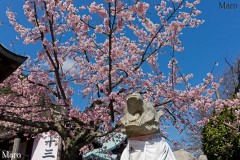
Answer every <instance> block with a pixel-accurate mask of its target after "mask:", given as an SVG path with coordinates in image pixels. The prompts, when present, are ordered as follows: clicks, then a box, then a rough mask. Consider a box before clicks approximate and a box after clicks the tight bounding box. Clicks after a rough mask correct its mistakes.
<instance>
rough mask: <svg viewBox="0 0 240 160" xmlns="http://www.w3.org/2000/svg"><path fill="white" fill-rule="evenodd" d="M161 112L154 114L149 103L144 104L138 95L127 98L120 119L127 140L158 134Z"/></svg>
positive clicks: (154, 111)
mask: <svg viewBox="0 0 240 160" xmlns="http://www.w3.org/2000/svg"><path fill="white" fill-rule="evenodd" d="M162 114H163V113H162V112H159V113H158V112H156V110H155V109H154V107H153V105H152V104H151V103H149V102H147V103H144V102H143V99H142V97H141V95H140V94H138V93H133V94H131V95H130V96H128V97H127V107H126V108H125V110H124V116H123V118H122V119H121V121H122V123H123V125H124V129H123V133H125V134H126V135H127V136H128V138H130V137H136V136H143V135H149V134H153V133H159V118H160V116H161V115H162Z"/></svg>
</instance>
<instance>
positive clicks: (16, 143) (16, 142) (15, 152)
mask: <svg viewBox="0 0 240 160" xmlns="http://www.w3.org/2000/svg"><path fill="white" fill-rule="evenodd" d="M20 144H21V139H20V138H15V139H14V142H13V149H12V157H11V160H17V159H19V158H21V155H20V153H19V150H20ZM19 156H20V157H19Z"/></svg>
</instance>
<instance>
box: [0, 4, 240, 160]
mask: <svg viewBox="0 0 240 160" xmlns="http://www.w3.org/2000/svg"><path fill="white" fill-rule="evenodd" d="M199 3H200V0H193V1H191V2H190V1H185V0H170V1H167V0H161V1H153V2H151V4H150V3H149V2H148V1H146V2H144V1H138V0H132V1H131V0H129V1H124V0H104V1H97V2H84V1H79V2H78V1H77V2H75V1H72V0H26V1H25V3H24V4H23V11H24V14H25V15H26V18H27V20H28V22H29V24H28V25H26V26H25V25H23V24H24V23H22V24H21V22H19V21H17V14H16V13H14V12H13V11H11V9H8V10H7V11H6V14H7V16H8V18H9V21H10V23H11V25H12V26H13V27H14V29H15V30H16V31H17V32H18V33H19V35H20V37H21V39H22V40H23V43H24V44H25V45H29V44H35V45H39V46H41V47H40V48H41V49H40V50H39V51H37V58H35V59H32V58H29V59H28V62H27V64H25V65H23V66H21V67H20V68H19V69H18V70H17V71H16V72H15V73H14V74H13V75H12V76H10V77H9V78H8V79H6V80H5V81H4V82H3V83H1V84H0V88H1V89H3V90H4V89H6V88H7V92H4V94H2V95H1V97H0V101H1V107H0V108H1V110H0V115H1V116H0V120H1V123H0V125H1V126H2V127H4V128H5V129H9V130H13V131H15V132H16V133H17V132H21V133H24V134H31V135H36V134H38V133H41V132H45V131H49V130H50V131H54V132H57V133H58V134H59V135H60V136H61V138H62V141H63V157H64V158H65V159H67V158H69V159H71V160H73V159H77V156H78V154H79V149H81V151H83V150H84V149H85V148H87V147H86V145H88V144H91V142H93V141H94V139H95V138H96V137H101V136H103V135H107V134H108V133H110V132H112V131H114V130H117V129H119V127H121V124H120V121H119V120H120V118H121V117H122V114H123V109H124V107H125V97H126V96H127V95H129V94H131V93H133V92H138V93H140V94H141V95H142V96H143V98H144V99H145V100H147V101H150V102H152V103H153V105H154V107H155V108H156V110H160V109H161V110H164V111H165V113H166V114H165V115H164V117H163V118H162V119H161V124H162V125H161V126H162V127H161V128H167V125H166V124H165V122H167V121H168V122H169V121H172V122H173V125H174V126H175V127H176V128H177V129H178V130H179V132H182V131H183V130H184V129H185V128H186V127H187V126H188V127H190V128H191V129H193V130H194V127H196V125H201V124H204V123H205V122H206V121H208V118H205V119H203V120H201V121H196V120H195V119H194V118H195V117H194V114H193V113H194V110H197V109H199V108H201V109H202V110H205V111H206V112H207V111H209V110H211V109H212V108H213V107H215V108H217V109H216V110H218V109H219V111H220V110H221V107H222V106H223V103H229V102H230V103H232V105H228V106H230V107H232V108H234V107H235V106H236V105H238V102H235V101H230V100H229V101H227V100H220V99H219V100H217V101H216V100H214V98H213V94H214V91H215V89H216V88H217V87H218V83H215V82H213V77H212V75H211V74H208V75H207V77H206V79H204V82H203V83H202V84H199V85H197V86H191V85H190V84H189V82H188V79H189V78H191V77H192V74H188V75H184V74H183V73H182V72H181V70H180V68H179V67H178V61H177V59H176V58H175V54H176V52H181V51H183V49H184V48H183V46H182V43H181V40H180V39H179V36H180V35H181V34H182V32H183V30H184V29H185V28H195V27H198V26H199V25H200V24H201V23H203V20H199V19H198V18H197V16H198V15H199V14H200V13H201V11H199V10H198V9H197V5H198V4H199ZM162 53H170V55H171V57H170V59H169V64H168V70H169V72H168V73H164V71H163V70H161V69H160V66H159V63H158V62H159V61H158V58H160V57H161V54H162ZM69 61H70V62H73V63H72V67H71V68H66V67H65V65H64V64H66V63H67V62H69ZM23 74H27V76H23ZM76 94H77V95H79V99H86V98H89V102H90V104H89V105H88V106H85V105H84V106H83V105H82V104H79V106H74V105H73V104H74V98H73V96H74V95H76ZM83 108H84V109H83Z"/></svg>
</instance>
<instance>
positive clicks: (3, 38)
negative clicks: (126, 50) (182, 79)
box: [0, 0, 240, 134]
mask: <svg viewBox="0 0 240 160" xmlns="http://www.w3.org/2000/svg"><path fill="white" fill-rule="evenodd" d="M23 2H24V0H4V1H1V2H0V22H4V23H5V24H4V25H0V43H2V44H4V45H5V46H6V47H7V48H8V49H10V50H12V51H14V50H15V52H17V53H19V54H20V55H34V54H36V48H35V47H34V46H24V45H22V44H20V43H17V44H15V45H14V48H12V47H11V46H10V45H9V44H10V42H11V40H12V41H14V42H17V41H16V40H15V37H16V35H17V34H16V32H15V31H14V30H13V28H12V27H11V26H9V25H8V21H7V18H6V14H5V11H6V8H7V6H8V4H10V5H11V8H12V10H14V11H18V12H22V4H23ZM224 2H227V3H229V4H237V5H238V9H229V10H228V9H226V10H224V9H220V8H219V3H222V4H223V3H224ZM198 8H199V9H200V10H201V11H202V14H201V15H200V17H201V19H204V20H205V23H204V24H202V25H200V27H199V28H197V29H185V30H184V31H183V35H182V37H180V39H181V40H182V43H183V46H184V48H185V50H184V51H183V52H182V53H177V54H176V57H177V59H178V61H179V64H180V67H181V68H182V70H183V73H185V74H187V73H193V75H194V78H193V79H192V80H191V83H192V84H193V85H195V84H198V83H201V82H202V79H203V78H204V77H205V75H206V74H207V73H208V72H210V71H211V69H212V67H213V65H214V63H215V62H217V63H218V64H219V65H218V67H216V68H215V70H214V72H213V73H214V75H220V74H221V73H222V71H223V70H224V68H226V67H227V64H226V63H225V62H224V58H225V57H226V58H227V59H228V60H229V61H234V59H236V57H237V56H240V54H239V53H240V44H239V42H240V1H238V0H225V1H223V0H203V1H202V2H201V4H200V5H199V7H198ZM18 19H19V20H20V21H23V20H24V16H22V15H21V14H19V15H18ZM166 56H167V57H169V55H168V54H167V55H162V57H163V58H162V59H161V58H160V62H161V65H163V66H164V65H165V66H166V65H167V63H168V61H166V58H164V57H166ZM168 59H169V58H168ZM172 134H174V133H172Z"/></svg>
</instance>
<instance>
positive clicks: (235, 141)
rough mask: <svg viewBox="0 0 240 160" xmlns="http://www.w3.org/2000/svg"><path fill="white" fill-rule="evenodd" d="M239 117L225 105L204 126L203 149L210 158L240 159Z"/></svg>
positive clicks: (220, 159)
mask: <svg viewBox="0 0 240 160" xmlns="http://www.w3.org/2000/svg"><path fill="white" fill-rule="evenodd" d="M236 121H237V117H236V116H235V115H234V111H233V110H232V109H228V107H225V108H224V110H223V111H222V112H221V113H220V115H218V116H216V117H215V118H213V119H212V120H210V122H209V123H208V124H207V125H206V126H205V127H204V129H203V131H202V136H203V151H204V153H205V154H206V156H207V157H208V159H210V160H240V127H239V126H237V125H236V126H235V125H234V124H236Z"/></svg>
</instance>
